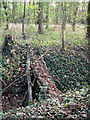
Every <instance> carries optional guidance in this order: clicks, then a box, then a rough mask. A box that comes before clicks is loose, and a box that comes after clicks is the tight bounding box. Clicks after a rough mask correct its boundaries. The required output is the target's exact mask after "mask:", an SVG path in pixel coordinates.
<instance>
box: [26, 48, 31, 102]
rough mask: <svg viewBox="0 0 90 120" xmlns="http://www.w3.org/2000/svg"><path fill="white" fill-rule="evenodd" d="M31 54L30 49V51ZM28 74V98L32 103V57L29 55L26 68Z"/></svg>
mask: <svg viewBox="0 0 90 120" xmlns="http://www.w3.org/2000/svg"><path fill="white" fill-rule="evenodd" d="M28 52H29V49H28ZM26 70H27V72H26V74H27V82H28V97H29V99H28V100H29V101H32V83H31V75H30V55H29V54H27V66H26Z"/></svg>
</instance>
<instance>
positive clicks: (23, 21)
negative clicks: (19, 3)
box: [22, 1, 26, 39]
mask: <svg viewBox="0 0 90 120" xmlns="http://www.w3.org/2000/svg"><path fill="white" fill-rule="evenodd" d="M25 12H26V2H25V1H24V14H23V20H22V37H23V39H25V37H26V36H25V32H24V29H25V28H24V27H25Z"/></svg>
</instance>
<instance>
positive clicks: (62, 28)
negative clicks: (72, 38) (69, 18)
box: [61, 2, 65, 50]
mask: <svg viewBox="0 0 90 120" xmlns="http://www.w3.org/2000/svg"><path fill="white" fill-rule="evenodd" d="M61 6H62V11H63V18H62V22H61V30H62V49H63V50H64V19H65V14H64V3H63V2H62V3H61Z"/></svg>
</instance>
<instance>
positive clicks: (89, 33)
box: [87, 1, 90, 71]
mask: <svg viewBox="0 0 90 120" xmlns="http://www.w3.org/2000/svg"><path fill="white" fill-rule="evenodd" d="M87 12H88V16H87V39H88V62H89V66H88V67H89V71H90V1H89V3H88V11H87Z"/></svg>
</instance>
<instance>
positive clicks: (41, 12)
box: [38, 2, 44, 34]
mask: <svg viewBox="0 0 90 120" xmlns="http://www.w3.org/2000/svg"><path fill="white" fill-rule="evenodd" d="M39 11H40V13H39V16H38V22H39V25H38V33H39V34H43V33H44V29H43V3H41V2H39Z"/></svg>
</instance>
